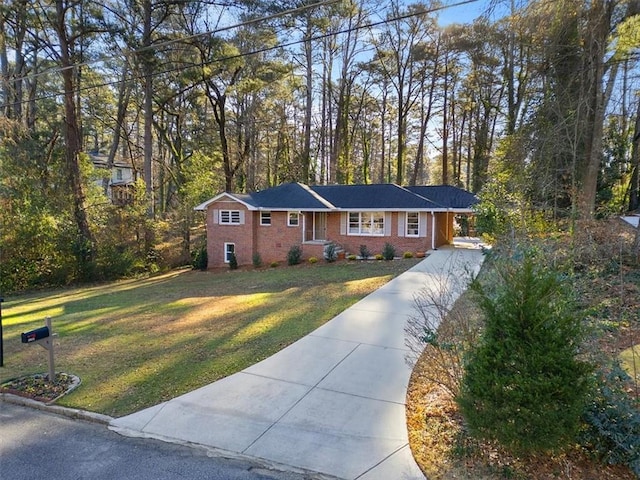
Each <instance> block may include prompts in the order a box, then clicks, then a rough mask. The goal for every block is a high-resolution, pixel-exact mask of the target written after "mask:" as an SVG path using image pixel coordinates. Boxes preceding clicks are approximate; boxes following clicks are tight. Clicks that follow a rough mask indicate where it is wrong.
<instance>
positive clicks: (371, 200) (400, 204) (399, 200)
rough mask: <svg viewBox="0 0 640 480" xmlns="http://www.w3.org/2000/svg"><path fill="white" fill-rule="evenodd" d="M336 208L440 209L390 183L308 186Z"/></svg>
mask: <svg viewBox="0 0 640 480" xmlns="http://www.w3.org/2000/svg"><path fill="white" fill-rule="evenodd" d="M310 188H311V189H312V190H313V191H314V192H316V193H317V194H318V195H320V196H322V197H323V198H325V199H326V200H327V201H329V202H330V203H331V204H332V205H334V206H336V207H337V208H342V209H347V208H358V209H380V210H389V209H427V210H432V209H440V208H442V207H440V206H439V205H436V204H434V203H433V202H431V201H430V200H428V199H426V198H422V197H420V196H418V195H415V194H413V193H411V192H410V191H408V190H407V189H405V188H402V187H399V186H398V185H395V184H392V183H384V184H375V185H315V186H312V187H310Z"/></svg>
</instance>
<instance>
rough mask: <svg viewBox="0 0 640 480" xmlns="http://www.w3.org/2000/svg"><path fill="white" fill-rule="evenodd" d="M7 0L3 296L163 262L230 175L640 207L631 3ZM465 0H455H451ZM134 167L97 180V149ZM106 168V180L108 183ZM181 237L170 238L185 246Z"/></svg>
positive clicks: (1, 45) (548, 212)
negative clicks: (459, 17) (115, 193)
mask: <svg viewBox="0 0 640 480" xmlns="http://www.w3.org/2000/svg"><path fill="white" fill-rule="evenodd" d="M461 3H462V4H464V5H466V8H470V9H471V8H473V9H477V10H478V11H479V12H480V13H481V15H480V16H479V17H478V18H477V19H476V20H475V21H474V22H473V23H471V24H455V23H453V24H446V25H445V24H443V23H442V22H440V21H439V15H440V14H441V13H442V12H445V11H446V10H447V9H448V8H450V7H449V6H446V5H443V4H439V3H435V2H434V3H405V2H399V1H397V0H383V1H370V0H357V1H352V0H341V1H337V0H327V1H321V2H316V1H313V2H312V1H311V0H310V1H308V2H307V1H300V2H284V1H276V2H274V1H262V0H246V1H244V0H243V1H237V2H236V1H230V2H218V1H190V0H178V1H175V0H174V1H165V0H126V1H125V0H107V1H102V2H95V1H91V0H74V1H70V0H52V1H42V0H35V1H34V0H13V1H11V0H9V1H5V2H3V4H2V6H1V7H0V77H1V79H0V88H1V99H0V112H1V116H0V169H1V176H0V202H2V209H1V211H0V226H1V231H0V239H1V244H0V261H1V263H0V291H2V290H5V291H15V290H20V289H24V288H32V287H35V286H39V285H51V284H65V283H69V282H73V281H78V280H91V279H101V278H112V277H117V276H120V275H123V274H129V273H131V272H132V271H136V270H144V269H150V268H157V267H158V265H159V264H162V263H163V261H162V259H161V258H159V256H160V252H161V250H162V243H163V242H164V241H165V239H167V238H169V239H170V238H175V237H176V235H177V236H178V238H181V242H178V243H180V244H181V252H180V254H179V255H178V256H177V257H178V258H180V259H182V260H172V261H168V260H167V259H164V260H165V261H164V263H165V264H166V263H176V262H177V263H180V261H182V262H186V261H188V259H189V255H190V251H191V250H193V245H192V243H193V242H192V240H191V238H190V232H191V231H192V227H193V226H194V225H196V224H198V222H201V219H198V218H194V212H193V210H192V209H193V207H194V206H195V205H196V204H198V203H200V202H201V201H203V200H205V199H207V198H210V197H211V196H213V195H215V194H216V193H219V192H221V191H224V190H226V191H235V192H244V191H253V190H257V189H264V188H267V187H269V186H273V185H278V184H280V183H282V182H288V181H300V182H303V183H321V184H325V183H326V184H330V183H343V184H347V183H380V182H394V183H397V184H400V185H406V184H440V183H444V184H452V185H457V186H460V187H463V188H467V189H469V190H471V191H473V192H476V193H479V194H480V195H481V196H482V197H483V198H484V199H485V200H486V201H487V202H490V203H491V202H493V203H494V204H499V205H498V206H499V207H508V206H510V205H511V206H513V205H517V208H519V209H528V210H531V211H535V212H538V213H539V214H541V215H542V216H544V217H546V218H550V219H558V218H567V217H574V218H590V217H593V216H594V215H608V214H618V213H621V212H623V211H627V210H636V209H638V206H639V205H638V202H639V200H638V164H639V161H640V102H639V97H638V92H639V88H640V87H639V85H640V77H639V75H638V54H639V49H640V15H639V14H640V0H624V1H611V0H592V1H587V0H536V1H530V2H521V3H519V2H517V1H515V0H511V1H509V2H493V3H483V2H479V1H473V0H467V1H463V2H461ZM458 8H461V7H458ZM97 154H100V155H103V156H106V158H107V159H108V164H109V165H112V164H113V163H114V162H116V161H118V162H122V161H124V162H127V163H130V164H131V165H132V167H133V168H134V170H135V171H136V172H137V173H138V174H139V175H140V178H141V180H140V181H139V182H138V183H137V185H136V187H135V200H134V201H133V202H131V203H130V204H128V205H126V206H124V207H123V206H120V207H116V206H114V205H112V204H110V202H109V201H108V199H107V198H106V196H105V192H106V182H103V184H104V187H100V186H99V183H100V182H99V180H100V179H101V178H102V176H104V173H103V172H102V173H101V172H99V171H96V170H95V169H93V167H92V163H91V161H90V158H91V155H97ZM96 181H98V182H96ZM174 243H175V241H174Z"/></svg>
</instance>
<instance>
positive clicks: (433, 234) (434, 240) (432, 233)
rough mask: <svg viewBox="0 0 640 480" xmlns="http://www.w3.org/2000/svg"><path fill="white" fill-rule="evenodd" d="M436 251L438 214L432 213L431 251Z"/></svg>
mask: <svg viewBox="0 0 640 480" xmlns="http://www.w3.org/2000/svg"><path fill="white" fill-rule="evenodd" d="M435 249H436V212H431V250H435Z"/></svg>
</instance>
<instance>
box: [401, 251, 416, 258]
mask: <svg viewBox="0 0 640 480" xmlns="http://www.w3.org/2000/svg"><path fill="white" fill-rule="evenodd" d="M402 258H413V253H412V252H404V253H403V254H402Z"/></svg>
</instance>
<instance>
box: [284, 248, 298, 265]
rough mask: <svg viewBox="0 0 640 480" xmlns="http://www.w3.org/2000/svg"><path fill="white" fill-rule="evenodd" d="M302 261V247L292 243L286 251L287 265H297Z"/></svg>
mask: <svg viewBox="0 0 640 480" xmlns="http://www.w3.org/2000/svg"><path fill="white" fill-rule="evenodd" d="M301 261H302V248H300V246H299V245H293V246H292V247H291V248H290V249H289V251H288V252H287V263H288V264H289V265H298V264H299V263H300V262H301Z"/></svg>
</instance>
